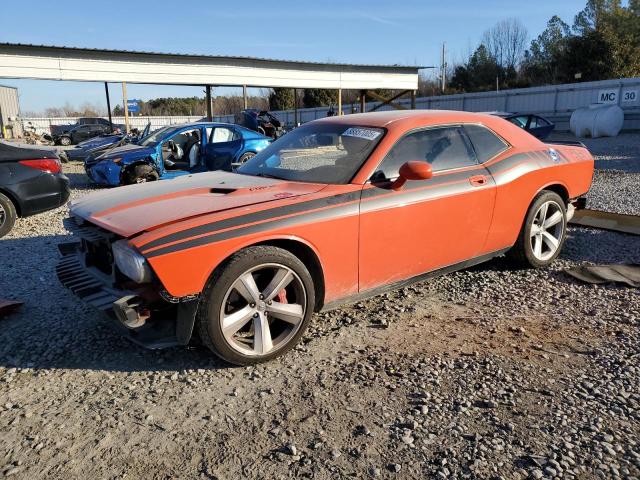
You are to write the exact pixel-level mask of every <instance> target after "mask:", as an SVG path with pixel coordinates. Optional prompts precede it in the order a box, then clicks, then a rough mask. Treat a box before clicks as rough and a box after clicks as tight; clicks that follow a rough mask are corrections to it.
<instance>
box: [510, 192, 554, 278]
mask: <svg viewBox="0 0 640 480" xmlns="http://www.w3.org/2000/svg"><path fill="white" fill-rule="evenodd" d="M566 232H567V209H566V207H565V203H564V201H563V200H562V198H561V197H560V195H558V194H557V193H555V192H550V191H548V190H543V191H542V192H540V193H539V194H538V196H537V197H536V198H535V199H534V201H533V203H532V204H531V206H530V207H529V210H528V212H527V216H526V218H525V221H524V224H523V225H522V230H521V231H520V235H519V236H518V240H517V241H516V244H515V245H514V246H513V248H512V249H511V250H510V252H509V256H510V257H511V258H512V259H513V260H515V261H516V262H517V263H518V264H520V265H522V266H528V267H533V268H540V267H546V266H547V265H550V264H551V263H552V262H553V261H554V260H555V259H556V257H557V256H558V255H559V254H560V250H562V246H563V245H564V241H565V237H566Z"/></svg>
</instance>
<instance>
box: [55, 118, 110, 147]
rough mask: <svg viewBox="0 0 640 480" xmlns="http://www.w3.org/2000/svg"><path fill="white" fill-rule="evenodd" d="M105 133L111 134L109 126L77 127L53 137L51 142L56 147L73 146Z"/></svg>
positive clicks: (96, 124)
mask: <svg viewBox="0 0 640 480" xmlns="http://www.w3.org/2000/svg"><path fill="white" fill-rule="evenodd" d="M107 133H111V127H110V126H109V125H102V124H99V123H95V124H88V125H78V126H75V127H73V128H72V129H71V130H69V131H67V132H63V133H60V134H58V135H54V136H53V141H54V143H55V144H56V145H75V144H76V143H80V142H82V141H84V140H88V139H90V138H94V137H97V136H99V135H104V134H107Z"/></svg>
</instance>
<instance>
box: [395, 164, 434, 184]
mask: <svg viewBox="0 0 640 480" xmlns="http://www.w3.org/2000/svg"><path fill="white" fill-rule="evenodd" d="M398 173H399V176H398V178H397V179H396V181H395V182H393V183H392V184H391V188H392V189H393V190H400V189H401V188H402V187H403V186H404V184H405V183H407V180H428V179H430V178H431V177H433V170H432V169H431V164H429V163H427V162H418V161H411V162H406V163H404V164H403V165H402V166H401V167H400V171H399V172H398Z"/></svg>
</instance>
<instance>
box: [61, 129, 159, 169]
mask: <svg viewBox="0 0 640 480" xmlns="http://www.w3.org/2000/svg"><path fill="white" fill-rule="evenodd" d="M150 129H151V123H148V124H147V126H146V127H145V128H144V130H143V131H142V133H140V131H139V130H138V129H136V128H134V129H132V130H131V133H129V134H124V133H106V134H104V135H99V136H97V137H93V138H90V139H89V140H85V141H84V142H80V143H79V144H77V145H76V147H75V148H71V149H69V150H67V158H68V159H69V160H71V161H80V162H82V161H84V159H85V158H87V157H88V156H89V155H91V154H95V156H98V155H100V154H101V153H103V152H104V151H105V150H108V149H110V148H114V147H119V146H120V145H124V144H126V143H138V142H139V141H140V139H142V138H144V137H146V136H147V135H149V131H150Z"/></svg>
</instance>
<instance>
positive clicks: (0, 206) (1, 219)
mask: <svg viewBox="0 0 640 480" xmlns="http://www.w3.org/2000/svg"><path fill="white" fill-rule="evenodd" d="M17 216H18V215H17V214H16V207H15V206H14V205H13V202H12V201H11V200H10V199H9V198H8V197H7V196H6V195H3V194H2V193H0V238H2V237H4V236H5V235H6V234H7V233H9V232H10V231H11V229H12V228H13V226H14V225H15V223H16V218H17Z"/></svg>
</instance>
